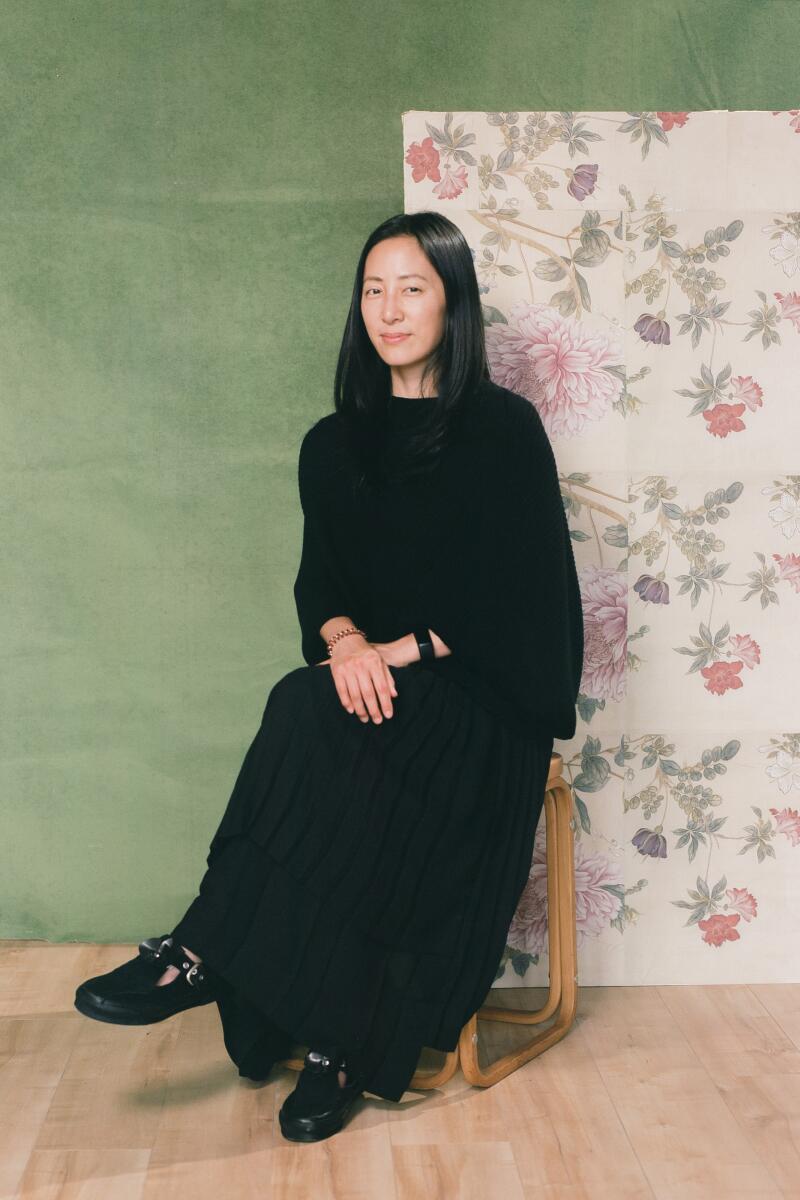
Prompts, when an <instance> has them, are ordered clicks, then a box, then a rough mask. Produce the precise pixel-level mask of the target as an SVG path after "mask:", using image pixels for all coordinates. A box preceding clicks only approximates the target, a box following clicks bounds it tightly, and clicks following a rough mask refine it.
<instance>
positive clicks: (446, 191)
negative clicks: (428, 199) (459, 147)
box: [433, 167, 467, 200]
mask: <svg viewBox="0 0 800 1200" xmlns="http://www.w3.org/2000/svg"><path fill="white" fill-rule="evenodd" d="M466 186H467V168H466V167H456V169H455V171H453V170H452V169H451V168H450V167H445V169H444V178H443V179H442V182H441V183H437V185H436V187H435V188H434V189H433V192H434V195H436V196H438V197H439V199H440V200H455V198H456V196H460V195H461V193H462V192H463V191H464V189H465V188H466Z"/></svg>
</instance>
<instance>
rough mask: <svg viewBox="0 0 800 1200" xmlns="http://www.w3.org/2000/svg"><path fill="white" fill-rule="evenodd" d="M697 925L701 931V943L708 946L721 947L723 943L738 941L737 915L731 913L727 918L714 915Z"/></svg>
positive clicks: (717, 914) (722, 915) (721, 914)
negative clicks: (705, 943)
mask: <svg viewBox="0 0 800 1200" xmlns="http://www.w3.org/2000/svg"><path fill="white" fill-rule="evenodd" d="M697 924H698V925H699V926H700V928H701V929H702V930H703V941H704V942H707V943H708V944H709V946H721V945H722V943H723V942H738V940H739V934H738V932H737V930H736V926H737V925H738V924H739V914H738V913H731V915H730V916H729V917H726V916H725V915H724V914H723V913H716V914H715V915H714V916H713V917H707V918H706V920H705V921H698V922H697Z"/></svg>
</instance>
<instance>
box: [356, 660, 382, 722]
mask: <svg viewBox="0 0 800 1200" xmlns="http://www.w3.org/2000/svg"><path fill="white" fill-rule="evenodd" d="M358 682H359V684H360V685H361V695H362V696H363V698H364V703H365V704H366V706H367V708H368V709H369V715H370V716H371V717H372V719H373V721H374V722H375V724H376V725H380V723H381V721H382V720H383V713H382V712H381V708H380V705H379V703H378V696H377V693H376V691H375V684H374V682H373V679H372V675H371V673H370V671H369V668H368V667H366V666H365V667H361V668H360V670H359V673H358Z"/></svg>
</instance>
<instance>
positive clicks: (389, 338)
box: [381, 333, 411, 342]
mask: <svg viewBox="0 0 800 1200" xmlns="http://www.w3.org/2000/svg"><path fill="white" fill-rule="evenodd" d="M410 336H411V335H410V334H408V333H382V334H381V337H382V338H383V340H384V341H385V342H402V340H403V338H407V337H410Z"/></svg>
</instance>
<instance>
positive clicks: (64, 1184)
mask: <svg viewBox="0 0 800 1200" xmlns="http://www.w3.org/2000/svg"><path fill="white" fill-rule="evenodd" d="M135 952H136V947H135V946H119V945H112V946H96V945H90V944H86V943H70V944H66V945H59V944H53V945H51V944H49V943H43V942H36V941H5V942H2V941H0V1197H1V1198H2V1200H12V1198H17V1197H25V1198H26V1200H33V1198H35V1200H206V1198H208V1200H228V1198H230V1200H250V1198H251V1197H253V1198H256V1197H258V1200H306V1198H308V1200H333V1198H336V1200H373V1198H374V1200H418V1198H419V1200H423V1198H424V1200H440V1198H441V1200H495V1197H497V1198H498V1200H500V1198H502V1200H545V1198H547V1200H586V1198H591V1200H606V1198H609V1200H612V1198H613V1200H627V1198H631V1200H633V1198H635V1200H644V1198H652V1197H658V1198H659V1200H667V1198H670V1200H671V1198H673V1197H680V1198H681V1200H705V1198H706V1197H708V1198H711V1197H713V1198H714V1200H733V1198H734V1197H745V1196H746V1197H749V1198H751V1200H756V1198H757V1200H762V1198H763V1200H767V1198H770V1200H772V1198H773V1197H793V1198H798V1200H800V985H788V984H787V985H780V984H770V985H761V986H752V985H751V986H749V987H748V986H744V985H741V986H728V985H719V986H715V987H712V986H708V987H678V986H671V987H641V988H632V987H631V988H624V987H616V988H615V987H608V988H582V989H581V992H580V1000H579V1010H578V1018H577V1021H576V1023H575V1025H574V1026H573V1028H572V1030H571V1031H570V1033H569V1034H568V1035H567V1037H566V1038H565V1039H564V1040H563V1041H561V1042H560V1043H558V1044H557V1045H556V1046H554V1047H552V1048H551V1049H550V1050H548V1051H546V1052H545V1053H544V1054H543V1055H541V1056H540V1057H539V1058H535V1059H533V1060H532V1061H531V1062H529V1063H527V1064H526V1065H525V1066H524V1067H522V1068H521V1069H520V1070H518V1071H516V1072H515V1073H514V1074H512V1075H510V1076H508V1077H507V1078H506V1079H503V1080H501V1081H500V1083H498V1084H495V1085H494V1087H491V1088H487V1089H482V1088H474V1087H470V1086H469V1085H467V1084H465V1083H464V1080H463V1078H462V1076H461V1074H460V1072H457V1073H456V1075H455V1077H454V1078H453V1079H452V1080H451V1081H450V1082H449V1083H448V1084H447V1085H446V1086H445V1087H444V1088H442V1089H440V1090H437V1091H430V1092H423V1091H416V1092H411V1091H409V1092H406V1094H405V1096H404V1097H403V1099H402V1100H401V1101H400V1103H398V1104H391V1103H389V1102H387V1101H383V1100H380V1099H377V1098H374V1097H369V1096H368V1097H366V1098H364V1099H362V1100H360V1101H359V1102H358V1104H357V1106H356V1108H355V1109H354V1110H353V1114H352V1115H351V1117H350V1119H349V1121H348V1124H347V1125H346V1127H345V1128H344V1129H343V1130H342V1131H341V1132H340V1133H338V1134H336V1135H335V1136H334V1137H332V1138H330V1139H327V1140H326V1141H323V1142H319V1143H315V1144H310V1145H297V1144H294V1143H291V1142H287V1141H286V1140H285V1139H284V1138H283V1137H282V1136H281V1133H280V1128H279V1126H278V1120H277V1113H278V1109H279V1108H280V1105H281V1104H282V1102H283V1099H284V1097H285V1096H286V1094H287V1092H289V1091H291V1089H292V1088H293V1087H294V1084H295V1081H296V1078H297V1076H296V1074H295V1072H293V1071H291V1070H289V1069H287V1068H282V1069H279V1070H277V1071H276V1072H275V1073H274V1076H273V1078H272V1079H271V1080H270V1082H269V1083H267V1084H256V1083H252V1082H250V1081H248V1080H243V1079H240V1077H239V1075H238V1073H237V1071H236V1068H235V1067H234V1065H233V1064H232V1063H231V1061H230V1060H229V1058H228V1056H227V1054H226V1052H225V1048H224V1045H223V1043H222V1036H221V1030H220V1026H219V1018H218V1015H217V1009H216V1005H213V1004H212V1005H208V1006H207V1007H204V1008H201V1009H195V1010H193V1011H190V1012H186V1013H181V1014H179V1015H178V1016H176V1017H173V1018H171V1019H170V1020H168V1021H163V1022H161V1023H159V1024H157V1025H147V1026H140V1027H132V1028H126V1027H122V1026H117V1025H105V1024H101V1023H100V1022H97V1021H91V1020H87V1019H86V1018H85V1017H82V1016H81V1015H80V1014H79V1013H77V1012H76V1011H75V1010H74V1008H73V1007H72V998H73V994H74V989H75V987H76V985H77V984H78V983H80V982H81V980H83V979H85V978H87V977H88V976H90V975H97V974H101V973H103V972H104V971H107V970H110V969H111V968H112V967H114V966H117V965H118V964H119V963H121V962H124V961H125V960H126V959H127V958H130V957H132V955H133V954H134V953H135ZM490 999H491V1001H492V1002H493V1003H497V1004H506V1005H509V1006H511V1005H514V1004H519V1005H521V1004H526V1003H527V1004H530V1003H531V1002H533V1003H536V1004H538V1003H540V1002H541V992H539V991H538V990H536V989H506V988H499V989H495V990H494V991H493V992H492V994H491V997H490ZM525 1036H526V1031H525V1030H524V1029H514V1028H513V1027H510V1026H503V1025H498V1024H495V1023H492V1022H482V1023H481V1038H482V1040H483V1042H484V1045H485V1046H486V1049H487V1054H488V1055H489V1056H491V1055H492V1054H493V1053H498V1052H500V1051H502V1050H504V1049H505V1048H506V1047H510V1046H512V1045H514V1044H515V1043H516V1042H517V1041H518V1040H520V1039H522V1040H524V1038H525ZM440 1058H441V1056H440V1055H437V1054H436V1053H435V1052H432V1051H425V1055H424V1056H423V1062H424V1063H426V1064H427V1063H428V1062H430V1064H431V1065H433V1063H435V1062H437V1061H439V1060H440Z"/></svg>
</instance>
